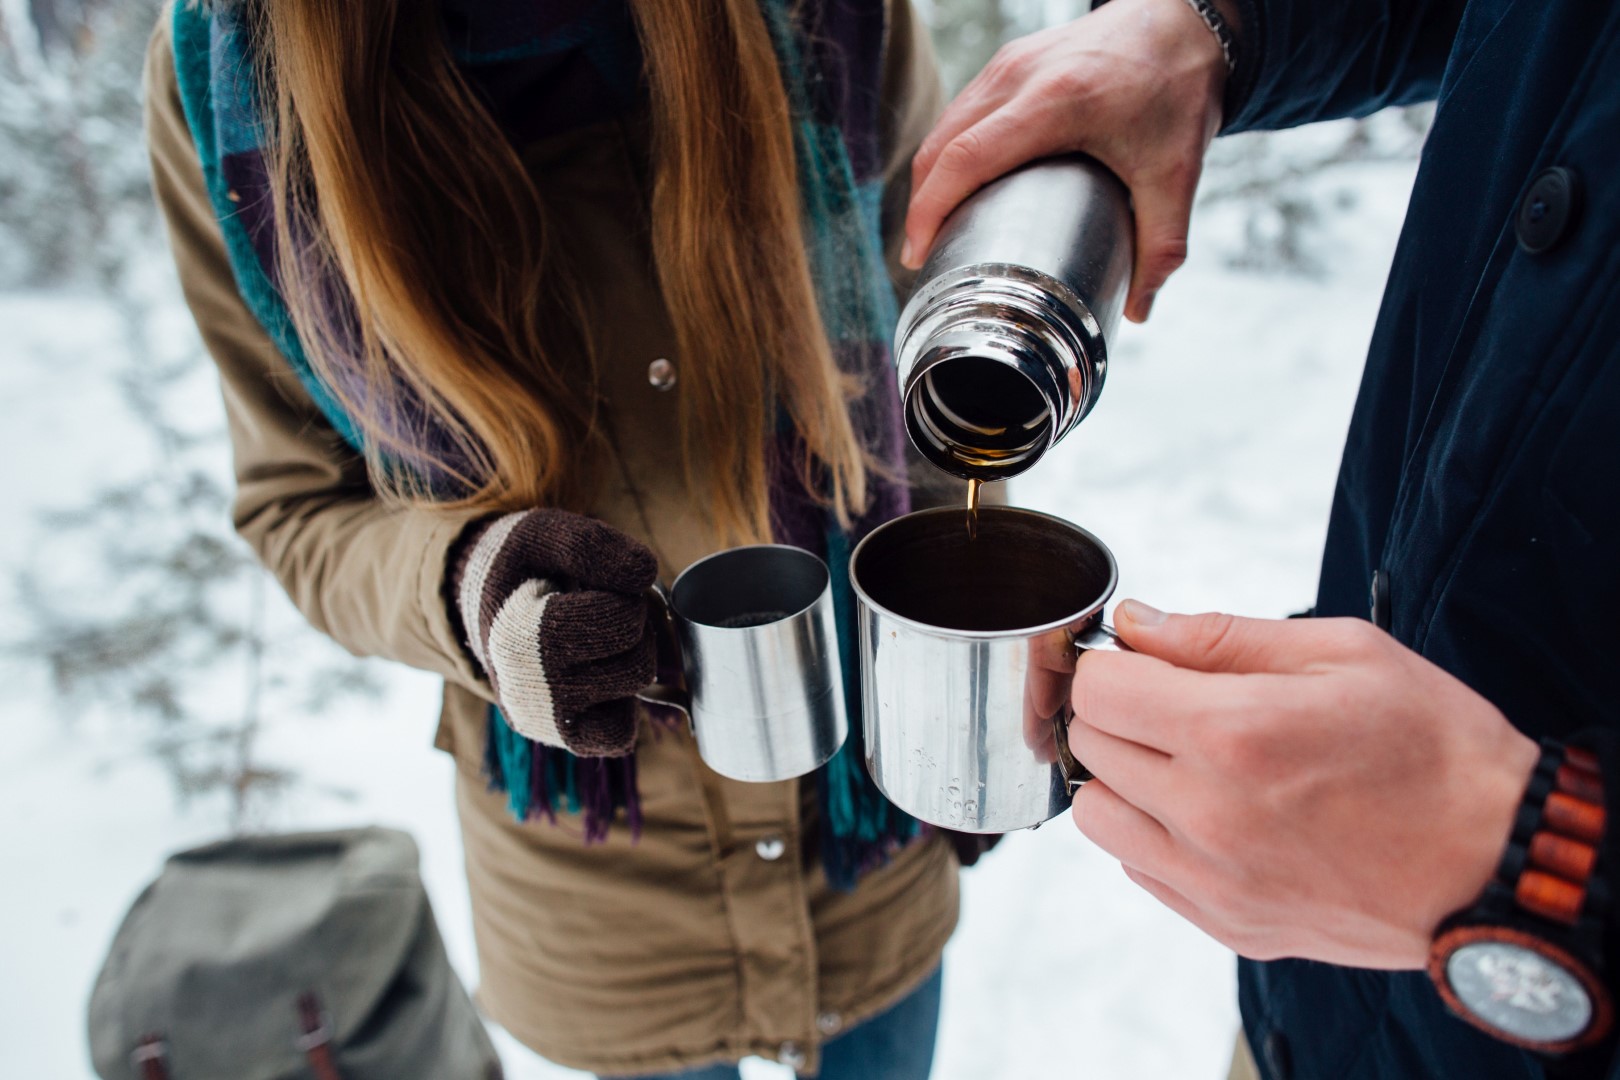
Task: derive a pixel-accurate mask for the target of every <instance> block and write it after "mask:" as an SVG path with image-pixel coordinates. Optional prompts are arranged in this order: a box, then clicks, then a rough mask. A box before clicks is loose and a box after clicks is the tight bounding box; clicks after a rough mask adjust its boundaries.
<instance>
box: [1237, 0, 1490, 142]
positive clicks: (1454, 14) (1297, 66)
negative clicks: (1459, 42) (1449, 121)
mask: <svg viewBox="0 0 1620 1080" xmlns="http://www.w3.org/2000/svg"><path fill="white" fill-rule="evenodd" d="M1241 6H1242V8H1243V11H1244V15H1245V17H1246V22H1245V25H1244V27H1243V32H1242V49H1243V50H1244V51H1245V52H1246V54H1247V57H1248V60H1247V61H1246V62H1247V63H1248V64H1253V65H1254V70H1253V71H1252V73H1251V74H1250V75H1249V78H1250V79H1252V81H1253V85H1252V86H1250V87H1245V91H1246V92H1245V93H1244V94H1243V95H1242V98H1241V100H1238V101H1233V102H1230V103H1229V107H1230V108H1231V109H1232V115H1231V116H1230V117H1229V118H1228V120H1227V122H1226V124H1225V126H1224V127H1223V129H1222V132H1223V134H1224V133H1231V132H1234V131H1255V130H1273V129H1277V128H1287V127H1295V126H1297V125H1299V124H1308V123H1311V122H1312V121H1316V120H1331V119H1336V118H1338V117H1344V116H1365V115H1366V114H1368V113H1372V112H1376V111H1377V110H1379V109H1382V108H1384V107H1385V106H1388V105H1406V104H1411V103H1412V102H1417V101H1427V100H1432V99H1433V98H1434V96H1435V95H1436V93H1437V92H1438V91H1439V88H1440V76H1441V74H1442V73H1443V72H1444V71H1445V67H1446V62H1447V59H1448V58H1449V56H1450V55H1451V51H1452V46H1453V44H1454V42H1455V40H1456V37H1457V26H1458V23H1459V22H1461V20H1462V12H1463V8H1464V7H1466V6H1467V0H1249V2H1247V3H1243V4H1242V5H1241ZM1245 81H1248V80H1245Z"/></svg>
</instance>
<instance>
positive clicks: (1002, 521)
mask: <svg viewBox="0 0 1620 1080" xmlns="http://www.w3.org/2000/svg"><path fill="white" fill-rule="evenodd" d="M964 513H965V512H964V511H963V510H962V509H961V508H960V507H945V508H942V509H938V510H923V511H920V512H918V513H914V514H907V515H906V516H904V517H900V518H896V519H895V520H893V521H890V522H888V523H887V524H885V525H882V526H881V527H879V528H878V529H876V530H874V531H873V532H872V533H871V534H870V535H869V536H867V537H866V539H864V540H863V541H861V543H860V544H859V546H857V547H856V549H855V552H854V554H853V556H852V557H851V559H850V579H851V581H852V582H853V584H854V587H855V593H856V596H857V598H858V601H859V604H860V631H861V683H862V699H863V709H862V713H863V723H864V727H863V730H864V732H865V736H866V755H867V757H866V764H867V769H868V771H870V772H871V774H872V778H873V780H875V781H876V782H877V785H878V787H879V788H881V789H882V790H883V793H884V794H885V795H886V796H888V798H889V800H890V801H891V802H893V803H894V804H895V805H896V806H898V807H900V808H901V809H902V810H904V811H906V812H907V813H909V814H911V815H912V816H914V817H917V818H919V819H921V820H923V821H927V822H931V823H932V824H935V825H939V826H943V827H945V828H948V829H954V830H957V831H959V832H973V833H999V832H1009V831H1011V830H1014V829H1023V828H1029V827H1031V826H1035V825H1039V824H1041V823H1042V822H1044V821H1047V820H1048V819H1050V818H1052V817H1053V816H1055V815H1057V814H1059V813H1062V812H1063V811H1064V810H1065V809H1067V808H1068V806H1069V802H1070V800H1071V798H1072V797H1073V793H1074V791H1075V789H1077V788H1078V787H1079V786H1080V785H1081V784H1082V783H1084V782H1085V781H1086V780H1089V779H1090V778H1091V774H1090V773H1088V772H1086V770H1085V768H1084V767H1083V766H1082V765H1080V763H1079V762H1077V761H1075V760H1074V758H1073V757H1072V756H1071V755H1070V753H1069V748H1068V721H1069V718H1070V716H1071V715H1072V714H1071V711H1070V707H1069V696H1070V684H1071V682H1072V681H1073V678H1074V666H1075V661H1076V660H1077V659H1078V658H1079V655H1080V652H1081V651H1083V650H1085V649H1108V650H1120V649H1123V648H1124V646H1123V645H1122V644H1121V643H1120V641H1119V638H1118V637H1116V636H1115V635H1114V632H1113V630H1111V629H1110V628H1109V627H1108V626H1106V625H1104V623H1103V621H1102V618H1103V605H1104V604H1106V603H1107V602H1108V599H1109V597H1110V596H1112V595H1113V592H1114V586H1115V584H1116V583H1117V581H1118V571H1117V569H1116V566H1115V563H1114V556H1113V554H1112V553H1111V552H1110V551H1109V550H1108V548H1107V547H1106V546H1104V544H1103V543H1102V541H1100V540H1098V539H1097V538H1096V537H1095V536H1092V535H1091V534H1090V533H1089V532H1087V531H1086V530H1084V529H1082V528H1080V527H1079V526H1077V525H1072V524H1070V523H1069V522H1067V521H1064V520H1062V519H1061V518H1056V517H1052V516H1051V515H1049V514H1042V513H1038V512H1036V511H1033V510H1021V509H1016V508H1013V507H999V506H987V507H981V508H980V509H979V511H978V519H977V524H976V528H975V530H974V532H973V533H971V534H970V533H969V531H968V528H967V523H966V521H965V518H964Z"/></svg>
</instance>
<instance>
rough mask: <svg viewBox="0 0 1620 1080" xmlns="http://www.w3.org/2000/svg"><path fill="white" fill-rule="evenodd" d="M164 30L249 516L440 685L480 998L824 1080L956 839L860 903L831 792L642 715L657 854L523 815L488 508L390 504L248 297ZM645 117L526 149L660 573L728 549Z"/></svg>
mask: <svg viewBox="0 0 1620 1080" xmlns="http://www.w3.org/2000/svg"><path fill="white" fill-rule="evenodd" d="M169 22H170V20H169V17H168V16H167V15H165V16H164V18H163V19H162V21H161V22H160V28H159V30H158V31H157V33H156V34H155V36H154V38H153V42H152V46H151V50H150V55H149V63H148V70H147V87H146V91H147V114H148V124H149V139H150V145H151V154H152V161H153V169H154V182H155V187H156V192H157V198H158V202H159V204H160V206H161V208H162V211H163V214H164V216H165V218H166V220H167V222H168V227H169V235H170V239H171V244H172V248H173V254H174V258H175V262H176V264H177V266H178V268H179V272H180V278H181V282H182V285H183V287H184V291H185V296H186V300H187V302H188V303H189V305H190V307H191V310H192V312H193V314H194V316H195V318H196V321H197V325H198V327H199V329H200V330H201V332H202V337H203V340H204V342H205V344H206V346H207V348H208V351H209V353H210V354H211V355H212V357H213V359H214V361H215V362H216V363H217V365H218V367H219V373H220V380H221V384H222V387H223V391H224V399H225V406H226V413H227V416H228V421H229V430H230V437H231V443H232V447H233V451H234V458H235V473H236V482H237V492H236V501H235V510H234V517H235V524H236V527H237V529H238V531H239V532H240V533H241V535H242V536H243V537H245V538H246V539H247V541H248V542H249V543H250V544H251V545H252V546H253V548H254V549H255V550H256V551H257V553H258V555H259V557H260V558H261V559H262V560H263V561H264V563H265V565H266V566H268V567H269V568H270V570H271V571H273V572H274V573H275V575H276V576H277V578H278V579H279V580H280V582H281V584H282V585H283V586H284V587H285V589H286V590H287V593H288V594H289V596H290V597H291V598H292V600H293V602H294V603H295V604H296V605H297V606H298V608H299V609H300V610H301V611H302V612H303V614H304V616H305V617H306V618H307V619H308V620H309V621H310V623H311V624H312V625H314V626H315V627H316V628H318V629H319V630H321V631H323V632H324V633H326V634H328V635H330V636H331V637H332V638H334V639H335V640H336V641H338V642H339V643H340V644H342V645H343V646H344V647H346V648H347V649H349V650H350V651H352V652H354V653H356V654H360V655H366V656H379V657H386V658H388V659H391V660H397V661H399V662H401V663H404V664H409V665H411V666H412V667H416V668H421V669H424V670H427V671H431V672H435V673H437V674H439V675H442V676H443V677H444V679H445V691H444V701H443V709H442V719H441V722H440V726H439V730H438V735H437V739H436V744H437V746H438V747H439V748H440V749H442V750H445V751H448V752H449V753H451V754H452V755H454V757H455V760H456V762H457V765H458V769H457V781H456V789H457V790H456V794H457V804H458V808H459V813H460V818H461V826H462V833H463V840H464V844H465V849H466V865H467V876H468V881H469V885H470V889H471V896H472V912H473V923H474V930H475V933H476V937H477V942H478V958H479V967H480V983H481V985H480V989H479V1000H480V1002H481V1004H482V1006H483V1007H484V1008H485V1009H486V1010H487V1011H488V1013H489V1014H490V1015H491V1016H492V1017H493V1018H494V1019H496V1020H497V1021H499V1022H500V1023H501V1024H502V1025H504V1026H505V1027H506V1028H507V1029H508V1030H509V1031H511V1032H512V1033H513V1034H514V1035H515V1036H517V1038H519V1039H520V1040H522V1041H523V1042H524V1043H526V1044H528V1045H529V1046H531V1047H533V1048H534V1049H535V1050H537V1051H538V1052H540V1053H541V1054H542V1055H544V1056H545V1057H547V1058H549V1059H551V1060H553V1061H555V1062H558V1063H561V1064H564V1065H569V1066H572V1067H575V1068H580V1069H586V1070H589V1071H593V1072H599V1073H609V1074H634V1073H637V1072H651V1071H665V1070H671V1069H676V1068H682V1067H691V1066H697V1065H702V1064H706V1063H711V1062H715V1061H718V1060H722V1059H736V1058H739V1057H741V1056H744V1055H749V1054H757V1055H761V1056H764V1057H767V1058H777V1059H780V1060H782V1061H785V1062H788V1063H790V1064H794V1065H796V1066H798V1067H800V1068H802V1069H805V1070H814V1069H815V1067H816V1063H817V1055H818V1046H819V1044H820V1043H821V1042H822V1041H824V1040H825V1039H827V1038H829V1037H831V1036H834V1035H836V1034H837V1033H838V1032H839V1031H841V1030H843V1029H845V1028H847V1027H849V1026H850V1025H852V1024H856V1023H859V1022H860V1021H861V1020H863V1019H865V1018H867V1017H869V1016H871V1015H873V1014H875V1013H876V1012H879V1011H881V1010H882V1009H884V1008H886V1007H887V1006H889V1005H890V1004H892V1003H894V1002H895V1001H897V1000H898V999H899V998H900V997H902V996H903V995H905V994H906V993H907V992H908V991H910V990H911V989H912V988H913V987H914V986H916V985H917V984H918V983H919V982H921V981H922V980H923V979H924V978H925V977H927V976H928V975H929V974H930V973H931V972H932V971H933V969H934V968H935V966H936V965H937V964H938V963H939V961H940V954H941V949H942V948H943V946H944V944H945V941H946V939H947V938H948V937H949V936H950V934H951V931H952V930H953V928H954V926H955V922H956V917H957V885H956V875H957V869H958V868H957V863H956V860H955V857H954V856H953V855H952V853H951V849H950V847H949V845H948V844H947V843H946V842H945V841H944V840H943V839H941V838H940V837H938V836H929V837H927V838H925V839H923V840H920V841H918V842H917V843H914V844H912V845H911V846H910V847H909V848H907V849H906V850H904V851H903V852H901V853H900V854H899V855H898V856H897V857H896V858H895V859H894V861H893V862H892V863H891V864H890V865H889V866H887V867H885V868H883V869H881V870H878V871H875V872H873V873H870V874H868V875H867V876H866V877H865V878H864V879H863V880H862V881H861V883H860V885H859V887H858V888H857V889H856V891H855V892H853V893H850V894H842V893H836V892H834V891H832V890H831V889H829V888H828V885H827V882H826V880H825V877H824V876H823V874H822V873H821V871H820V868H819V865H818V863H817V861H816V860H815V858H814V857H813V846H814V836H815V828H816V826H815V821H814V815H815V799H814V793H813V785H806V784H800V783H796V782H790V783H777V784H748V783H740V782H737V781H733V780H728V779H726V778H724V777H721V776H719V775H717V774H715V773H714V772H712V771H710V770H709V769H707V768H706V767H705V766H704V765H703V763H702V762H701V761H700V760H699V758H698V756H697V753H696V749H695V745H694V743H693V742H692V740H691V739H690V738H689V737H687V736H686V735H684V734H670V733H668V732H659V733H656V734H655V733H654V732H653V731H652V730H651V729H649V728H648V726H647V725H646V723H645V722H644V723H643V726H642V731H641V737H640V741H639V745H640V750H639V755H640V757H639V761H638V766H639V773H640V784H641V794H642V798H643V805H644V811H645V816H646V827H645V833H644V835H643V836H642V838H641V839H640V841H639V842H638V843H634V844H632V843H631V841H630V839H629V836H628V834H627V831H626V830H624V829H622V828H620V829H615V830H614V833H613V835H612V837H611V838H610V839H609V840H608V841H607V842H606V843H604V844H600V845H594V846H590V847H587V846H585V845H584V844H583V843H582V842H581V838H580V834H581V830H580V828H579V827H578V824H577V822H574V821H571V820H570V819H569V818H567V817H566V816H564V817H563V818H562V819H561V820H560V821H559V823H558V824H557V825H555V826H552V825H548V824H546V823H544V822H536V823H529V824H521V825H520V824H517V823H515V822H514V821H513V820H512V819H511V817H510V816H509V815H508V813H507V811H506V809H505V804H504V798H503V797H502V796H500V795H499V794H492V793H490V792H488V791H487V790H486V785H485V780H484V778H483V776H482V774H481V756H482V750H483V743H484V717H485V707H486V704H487V702H489V701H490V700H491V697H492V695H491V692H490V688H489V685H488V684H487V683H486V682H485V681H484V680H483V679H482V678H481V677H480V676H479V674H478V673H477V672H476V671H475V670H474V668H473V667H472V666H471V664H470V663H469V661H468V659H467V655H466V652H465V650H464V649H463V647H462V645H461V644H460V643H459V642H457V640H456V639H455V636H454V632H453V631H452V628H451V623H450V620H449V617H448V613H447V611H446V607H445V602H444V599H443V586H444V576H445V558H446V552H447V549H448V548H449V547H450V545H451V544H452V543H453V542H454V540H455V539H456V537H457V536H458V534H459V533H460V532H461V531H462V529H463V527H464V526H465V525H466V524H467V522H468V521H469V520H470V519H471V518H472V517H474V516H476V515H474V514H470V513H457V512H449V511H440V510H434V509H430V508H406V507H400V506H397V505H393V504H388V503H385V502H383V501H382V500H380V499H379V498H378V497H377V496H376V494H375V493H374V491H373V490H372V488H371V486H370V484H369V482H368V480H367V475H366V469H365V465H364V462H363V461H362V460H361V459H360V458H359V457H357V456H356V455H355V454H354V452H353V451H352V450H351V449H350V448H349V447H348V446H347V445H346V444H345V443H344V442H343V441H342V439H341V438H340V437H339V436H338V435H337V434H336V433H335V432H334V431H333V429H332V428H331V427H330V426H329V425H328V424H327V422H326V421H325V420H324V419H323V418H322V416H321V414H320V413H319V412H318V410H317V409H316V407H315V405H314V404H313V402H312V401H311V400H310V398H309V396H308V394H307V393H306V392H305V390H304V388H303V387H302V385H301V384H300V383H299V381H298V379H297V377H296V376H295V375H294V374H293V372H292V370H291V369H290V367H289V366H288V365H287V364H286V362H285V361H284V360H283V359H282V357H281V356H280V355H279V354H278V353H277V351H276V349H275V347H274V346H273V345H272V344H271V342H270V340H269V338H268V337H267V336H266V334H265V333H264V331H263V330H262V328H261V327H260V325H259V324H258V322H257V321H256V320H255V319H254V317H253V315H252V314H251V313H250V312H249V310H248V308H247V307H246V306H245V305H244V303H243V301H242V299H241V298H240V296H239V294H238V292H237V288H236V284H235V280H234V277H233V274H232V271H231V267H230V264H229V262H228V260H227V256H226V251H225V246H224V241H223V238H222V234H221V231H220V228H219V225H218V223H217V221H216V219H215V215H214V211H213V210H212V208H211V206H210V204H209V200H208V196H207V192H206V189H205V186H204V182H203V176H202V172H201V169H200V166H199V163H198V158H197V153H196V150H195V148H194V147H193V145H192V141H191V137H190V134H189V132H188V130H187V127H186V122H185V119H184V115H183V113H182V109H181V104H180V99H179V93H178V89H177V85H176V80H175V73H174V57H173V48H172V44H171V41H170V34H169V30H168V27H169ZM886 33H887V39H888V40H887V41H886V49H887V54H886V55H887V59H886V66H885V86H884V93H885V103H884V128H883V139H884V151H885V154H886V162H887V165H886V171H885V179H886V182H887V185H888V186H887V195H886V200H885V201H886V211H887V212H886V215H885V217H886V221H888V222H892V225H890V226H889V227H888V229H887V231H888V233H889V237H888V239H889V240H890V241H897V239H898V232H899V229H898V225H899V221H900V220H901V218H902V217H903V212H904V206H905V198H906V194H907V190H908V187H909V174H908V165H909V161H910V158H911V155H912V153H913V152H914V151H915V149H916V147H917V145H918V144H919V143H920V141H921V139H922V137H923V135H924V134H925V133H926V131H927V129H928V127H929V125H930V124H931V122H932V120H933V117H934V116H935V114H936V113H937V110H938V108H939V106H940V84H939V79H938V75H937V73H936V70H935V68H934V66H933V60H932V55H931V51H930V48H929V46H928V39H927V34H926V31H925V29H924V28H923V27H922V25H921V23H920V22H919V21H918V20H917V18H916V16H915V14H914V13H913V12H912V11H911V9H910V7H909V6H908V4H907V2H906V0H892V2H891V4H890V11H889V19H888V28H887V32H886ZM644 125H645V121H644V119H642V120H639V121H638V119H637V118H634V117H631V118H627V119H624V120H619V121H612V122H608V123H603V124H597V125H594V126H591V127H589V128H584V129H579V130H573V131H569V132H567V133H566V134H562V135H558V136H553V137H548V138H547V139H545V140H544V141H542V142H539V143H536V144H533V145H529V146H526V147H522V148H520V154H521V156H522V159H523V161H524V163H525V165H526V166H527V167H528V169H529V170H530V172H531V174H532V175H533V177H534V178H535V181H536V183H537V184H538V185H539V186H540V188H541V194H542V197H543V198H544V199H545V200H546V201H547V203H548V204H549V205H551V206H553V207H557V208H562V209H563V212H562V213H559V214H558V215H557V217H559V218H562V219H565V220H566V221H568V222H569V223H570V224H569V228H570V232H569V237H570V240H569V244H570V254H571V256H572V257H573V259H574V260H575V265H576V266H577V267H578V269H579V273H580V277H581V280H582V281H583V282H584V283H585V286H586V289H587V291H588V294H589V295H588V301H589V303H590V304H591V305H592V310H594V311H599V312H610V313H613V317H603V318H599V319H595V320H593V327H592V332H593V334H594V336H595V341H596V344H597V347H598V349H599V362H598V365H597V366H598V378H599V385H598V391H599V394H600V397H601V399H602V400H603V401H604V402H605V403H606V404H605V413H606V418H607V423H608V427H609V431H610V435H611V443H612V454H613V456H614V457H615V458H616V460H615V461H614V462H613V463H612V466H611V467H609V468H607V469H604V470H602V475H603V476H604V477H605V479H604V480H603V482H602V484H601V488H600V491H599V493H598V495H597V498H596V501H595V504H594V506H593V508H592V511H591V512H592V513H593V514H594V515H595V516H597V517H599V518H601V519H602V520H604V521H606V522H608V523H609V524H611V525H613V526H615V527H616V528H618V529H621V530H623V531H624V532H626V533H629V534H630V535H632V536H635V537H637V538H638V539H640V540H641V541H643V542H645V543H646V544H648V545H649V546H650V547H651V548H652V549H653V550H654V551H655V552H656V553H657V554H658V556H659V560H660V567H661V574H662V576H663V579H664V580H665V582H666V583H667V582H668V581H669V580H670V579H671V578H672V577H673V576H674V574H675V573H677V572H678V571H680V570H681V569H682V568H684V567H685V566H687V565H689V564H690V563H692V562H694V561H696V560H697V559H699V558H701V557H703V556H705V555H708V554H711V553H712V552H714V551H716V550H719V549H720V548H721V546H722V544H721V542H720V541H719V540H718V538H716V537H715V536H714V535H713V534H712V533H711V530H710V527H709V523H708V520H707V518H706V515H705V514H704V511H703V507H702V505H701V504H700V503H699V502H698V501H696V500H694V499H693V498H692V497H691V496H690V495H689V493H688V491H687V487H686V483H685V480H684V477H683V470H682V468H681V463H680V457H679V453H678V451H677V450H676V448H678V447H679V445H680V443H679V438H678V432H677V428H676V401H677V400H678V395H679V394H680V392H681V388H680V381H679V369H680V365H681V357H680V356H679V355H677V353H676V351H675V340H674V334H673V331H672V329H671V326H670V323H669V319H668V316H667V314H666V312H665V309H664V306H663V302H662V299H661V295H660V292H659V289H658V286H657V283H656V278H655V274H654V268H653V263H652V255H651V251H650V249H649V245H648V241H647V230H646V227H645V218H646V207H647V206H648V204H649V197H650V187H649V179H650V178H649V177H648V176H647V175H645V172H646V170H645V167H644V166H643V165H642V164H640V163H642V162H644V161H645V160H646V156H647V155H646V132H645V126H644ZM893 250H894V243H891V244H890V253H891V265H892V266H897V264H896V263H895V262H894V260H893V258H892V253H893ZM658 359H667V360H669V361H670V362H672V363H673V364H674V367H675V371H676V380H675V384H674V386H673V387H670V388H666V389H660V388H658V386H656V385H654V383H653V381H650V380H649V365H650V364H651V363H652V362H653V361H655V360H658ZM660 381H666V380H660ZM954 486H955V485H951V487H952V488H954ZM951 497H953V498H954V497H956V493H955V492H954V491H952V492H951ZM918 501H919V503H926V502H929V501H938V500H937V498H935V499H929V498H927V497H926V496H925V497H921V498H919V500H918Z"/></svg>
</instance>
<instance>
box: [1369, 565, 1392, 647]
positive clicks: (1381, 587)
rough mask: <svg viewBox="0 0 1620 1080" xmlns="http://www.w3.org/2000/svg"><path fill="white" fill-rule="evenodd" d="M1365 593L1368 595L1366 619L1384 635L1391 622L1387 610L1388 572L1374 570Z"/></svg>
mask: <svg viewBox="0 0 1620 1080" xmlns="http://www.w3.org/2000/svg"><path fill="white" fill-rule="evenodd" d="M1367 591H1368V593H1369V594H1370V595H1369V597H1368V599H1369V604H1368V607H1369V611H1368V617H1369V618H1370V619H1372V623H1373V625H1374V626H1376V627H1378V629H1380V630H1382V631H1384V632H1385V633H1388V632H1389V627H1390V622H1391V618H1390V610H1389V572H1388V571H1386V570H1375V571H1374V572H1373V576H1372V584H1371V585H1370V586H1369V587H1368V590H1367Z"/></svg>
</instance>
